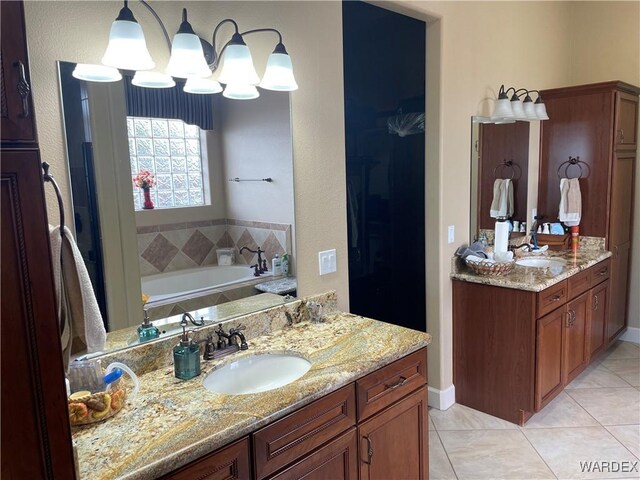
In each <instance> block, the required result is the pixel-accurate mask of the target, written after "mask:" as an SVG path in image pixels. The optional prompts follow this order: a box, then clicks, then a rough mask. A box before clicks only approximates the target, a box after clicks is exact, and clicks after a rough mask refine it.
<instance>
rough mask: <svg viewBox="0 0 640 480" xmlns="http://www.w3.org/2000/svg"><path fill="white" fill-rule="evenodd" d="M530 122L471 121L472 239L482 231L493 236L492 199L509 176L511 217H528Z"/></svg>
mask: <svg viewBox="0 0 640 480" xmlns="http://www.w3.org/2000/svg"><path fill="white" fill-rule="evenodd" d="M529 127H530V124H529V122H520V121H518V122H513V123H503V124H492V123H480V122H479V121H478V120H477V119H476V118H472V121H471V132H472V134H471V209H470V211H471V214H470V219H469V220H470V231H469V238H470V241H473V240H474V239H476V238H478V236H479V234H480V233H481V232H485V233H486V234H488V235H487V236H488V237H489V239H491V238H493V237H492V232H493V230H494V225H495V222H496V218H495V216H492V214H491V210H492V203H493V199H494V190H495V187H496V183H497V182H500V181H504V180H509V181H510V183H511V187H512V189H513V204H512V212H513V213H512V214H511V215H510V220H511V221H512V222H514V223H515V222H516V221H517V222H519V223H520V224H521V223H523V222H525V223H526V221H527V197H528V182H529V145H530V143H529V137H530V135H529Z"/></svg>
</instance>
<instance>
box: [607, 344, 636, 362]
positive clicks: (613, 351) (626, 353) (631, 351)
mask: <svg viewBox="0 0 640 480" xmlns="http://www.w3.org/2000/svg"><path fill="white" fill-rule="evenodd" d="M603 358H604V359H619V358H640V345H638V344H637V343H631V342H622V341H617V342H616V343H615V345H613V346H612V347H609V350H608V351H607V352H606V353H605V354H604V355H603Z"/></svg>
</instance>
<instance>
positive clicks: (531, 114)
mask: <svg viewBox="0 0 640 480" xmlns="http://www.w3.org/2000/svg"><path fill="white" fill-rule="evenodd" d="M523 106H524V114H525V115H526V116H527V118H528V119H529V120H538V115H536V107H535V106H534V105H533V102H532V101H531V99H529V100H528V101H527V100H526V99H525V101H524V104H523Z"/></svg>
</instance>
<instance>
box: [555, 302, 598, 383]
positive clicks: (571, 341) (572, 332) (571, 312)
mask: <svg viewBox="0 0 640 480" xmlns="http://www.w3.org/2000/svg"><path fill="white" fill-rule="evenodd" d="M590 293H591V292H587V293H583V294H582V295H580V296H579V297H578V298H576V299H575V300H572V301H570V302H569V303H567V307H566V311H567V315H566V317H565V333H564V344H563V349H562V351H563V360H562V361H563V372H564V384H565V385H568V384H569V383H571V381H572V380H573V379H574V378H576V377H577V376H578V375H579V374H580V373H581V372H582V371H583V370H584V369H585V368H586V367H587V343H586V340H587V317H588V315H589V310H590V308H591V305H590V298H591V297H590Z"/></svg>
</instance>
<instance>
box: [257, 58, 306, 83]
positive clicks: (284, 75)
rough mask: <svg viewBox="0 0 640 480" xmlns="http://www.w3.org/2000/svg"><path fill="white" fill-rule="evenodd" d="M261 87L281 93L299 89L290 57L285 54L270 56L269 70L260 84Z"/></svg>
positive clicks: (267, 69)
mask: <svg viewBox="0 0 640 480" xmlns="http://www.w3.org/2000/svg"><path fill="white" fill-rule="evenodd" d="M260 87H262V88H266V89H267V90H276V91H280V92H291V91H293V90H297V89H298V84H297V83H296V79H295V78H294V76H293V65H292V64H291V57H290V56H289V55H287V54H285V53H272V54H271V55H269V59H268V60H267V68H266V70H265V72H264V76H263V77H262V81H261V82H260Z"/></svg>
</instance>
